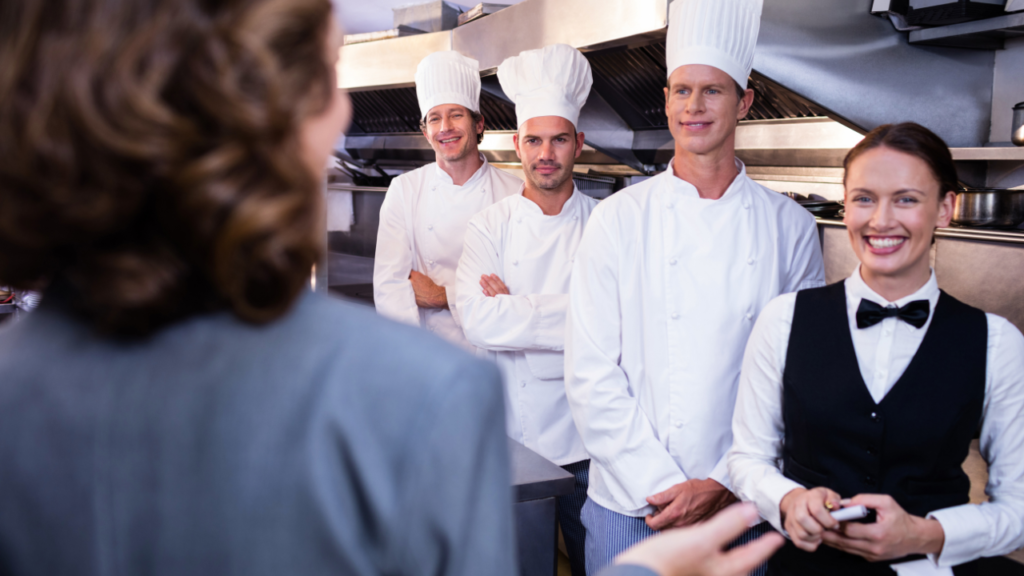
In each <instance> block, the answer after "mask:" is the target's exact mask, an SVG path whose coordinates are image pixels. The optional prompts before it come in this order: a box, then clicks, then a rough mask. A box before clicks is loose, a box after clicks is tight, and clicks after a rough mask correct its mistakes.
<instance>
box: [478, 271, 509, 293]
mask: <svg viewBox="0 0 1024 576" xmlns="http://www.w3.org/2000/svg"><path fill="white" fill-rule="evenodd" d="M480 287H481V288H483V291H484V295H485V296H497V295H498V294H508V293H509V292H508V286H505V283H504V282H502V281H501V278H498V275H497V274H484V275H483V276H481V277H480Z"/></svg>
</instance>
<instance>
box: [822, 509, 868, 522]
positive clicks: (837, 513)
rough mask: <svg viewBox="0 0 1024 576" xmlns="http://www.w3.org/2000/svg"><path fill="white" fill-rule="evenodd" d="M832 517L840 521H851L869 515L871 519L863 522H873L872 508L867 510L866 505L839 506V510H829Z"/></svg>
mask: <svg viewBox="0 0 1024 576" xmlns="http://www.w3.org/2000/svg"><path fill="white" fill-rule="evenodd" d="M831 514H832V517H833V518H835V519H836V520H838V521H840V522H851V521H855V520H861V519H864V518H868V517H869V516H871V519H869V520H865V522H869V523H870V522H874V515H875V511H874V510H868V508H867V507H866V506H850V507H847V508H840V509H839V510H833V511H832V512H831Z"/></svg>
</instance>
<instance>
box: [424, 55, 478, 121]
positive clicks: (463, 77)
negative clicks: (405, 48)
mask: <svg viewBox="0 0 1024 576" xmlns="http://www.w3.org/2000/svg"><path fill="white" fill-rule="evenodd" d="M416 98H417V99H418V100H419V102H420V118H425V117H426V116H427V112H430V109H431V108H433V107H434V106H438V105H440V104H458V105H459V106H465V107H466V108H469V109H470V110H472V111H473V112H479V111H480V63H479V62H477V61H476V60H474V59H472V58H468V57H466V56H463V55H462V54H459V53H458V52H455V51H454V50H446V51H441V52H434V53H433V54H430V55H429V56H427V57H426V58H424V59H423V60H420V63H419V65H418V66H416Z"/></svg>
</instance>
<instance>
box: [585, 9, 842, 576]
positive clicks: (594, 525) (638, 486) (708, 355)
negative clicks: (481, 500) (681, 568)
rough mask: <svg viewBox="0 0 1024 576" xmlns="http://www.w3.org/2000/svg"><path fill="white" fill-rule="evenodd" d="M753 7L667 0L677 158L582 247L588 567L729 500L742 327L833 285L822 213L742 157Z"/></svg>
mask: <svg viewBox="0 0 1024 576" xmlns="http://www.w3.org/2000/svg"><path fill="white" fill-rule="evenodd" d="M760 17H761V0H675V2H673V3H672V5H671V8H670V14H669V29H668V37H667V40H666V42H667V45H666V46H667V51H666V52H667V72H668V87H667V88H665V112H666V115H667V117H668V124H669V130H670V131H671V133H672V137H673V140H674V143H675V157H674V158H673V159H672V161H671V162H670V163H669V165H668V169H667V170H666V171H665V172H663V173H661V174H659V175H657V176H655V177H653V178H650V179H648V180H646V181H644V182H641V183H639V184H636V185H634V186H631V187H629V188H626V189H624V190H621V191H619V192H618V193H616V194H615V195H613V196H611V197H610V198H608V199H607V200H605V201H603V202H602V203H601V204H600V205H599V206H598V207H597V208H595V209H594V213H593V215H592V216H591V218H590V222H589V223H588V224H587V229H586V232H585V233H584V235H583V240H582V241H581V242H580V247H579V250H578V252H577V254H576V261H575V266H574V268H573V273H572V281H571V288H570V290H569V312H568V331H567V336H566V345H565V356H566V392H567V396H568V399H569V405H570V406H571V407H572V411H573V416H574V418H575V421H576V426H577V428H578V429H579V431H580V436H581V437H582V438H583V444H584V446H585V447H586V449H587V452H588V453H589V455H590V457H591V466H590V488H589V491H588V500H587V503H586V504H585V506H584V508H583V514H582V518H583V524H584V526H586V530H587V564H588V571H589V572H596V571H597V570H598V569H600V568H601V567H602V566H603V565H605V564H607V563H608V562H610V561H611V559H612V558H613V557H614V556H615V554H617V553H618V552H620V551H621V550H622V549H624V548H625V547H627V546H629V545H631V544H633V543H635V542H637V541H639V540H642V539H644V538H646V537H648V536H649V535H651V534H654V533H655V532H656V531H658V530H663V529H666V528H672V527H675V526H685V525H689V524H692V523H695V522H699V521H701V520H703V519H705V518H708V517H710V516H711V515H712V514H714V513H715V512H716V511H717V510H719V509H721V508H722V507H724V506H726V505H728V504H730V503H732V502H734V501H735V497H734V496H733V494H732V492H731V483H730V480H729V473H728V470H727V466H726V459H725V455H726V452H727V451H728V449H729V447H730V445H731V443H732V430H731V422H732V414H733V407H734V404H735V400H736V390H737V384H738V381H739V374H740V365H741V363H742V357H743V350H744V346H745V345H746V342H747V338H748V337H749V335H750V332H751V329H752V328H753V326H754V321H755V320H756V319H757V316H758V314H759V313H760V312H761V309H762V308H763V307H764V306H765V305H766V304H767V303H768V302H769V301H770V300H771V299H772V298H774V297H775V296H777V295H779V294H782V293H786V292H793V291H795V290H798V289H802V288H808V287H814V286H820V285H822V284H823V283H824V267H823V264H822V257H821V247H820V245H819V244H818V232H817V227H816V225H815V221H814V218H813V217H812V216H811V215H810V214H809V213H808V212H806V211H805V210H803V209H802V208H800V206H799V205H797V204H796V203H794V202H793V201H791V200H790V199H788V198H786V197H785V196H783V195H781V194H779V193H777V192H773V191H771V190H769V189H767V188H765V187H763V186H761V185H759V184H757V183H756V182H754V181H753V180H751V179H750V178H749V177H748V176H747V174H746V168H745V166H744V165H743V163H742V162H740V161H739V160H738V159H737V158H736V156H735V140H736V127H737V124H738V122H739V121H740V120H741V119H743V118H744V117H745V116H746V114H747V112H748V111H749V109H750V106H751V104H752V103H753V99H754V93H753V90H750V89H748V88H746V86H747V79H748V76H749V74H750V71H751V65H752V62H753V56H754V46H755V44H756V43H757V34H758V28H759V23H760ZM762 529H763V528H762ZM756 532H757V531H754V532H752V533H751V534H749V535H748V537H752V536H754V535H755V534H756Z"/></svg>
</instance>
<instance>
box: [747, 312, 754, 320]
mask: <svg viewBox="0 0 1024 576" xmlns="http://www.w3.org/2000/svg"><path fill="white" fill-rule="evenodd" d="M753 319H754V315H753V314H751V313H750V312H747V320H753Z"/></svg>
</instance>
